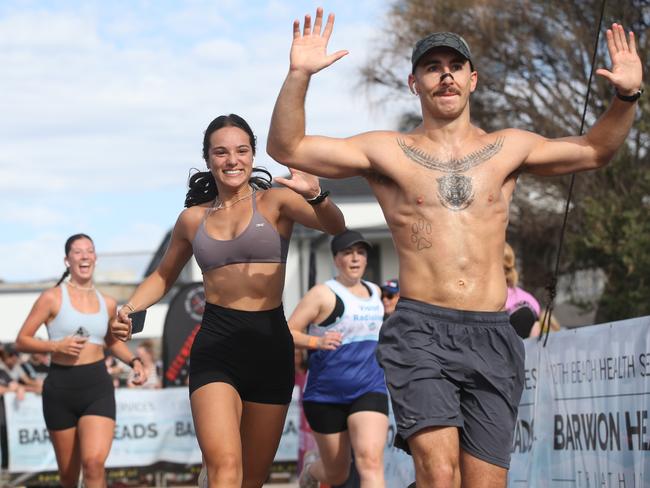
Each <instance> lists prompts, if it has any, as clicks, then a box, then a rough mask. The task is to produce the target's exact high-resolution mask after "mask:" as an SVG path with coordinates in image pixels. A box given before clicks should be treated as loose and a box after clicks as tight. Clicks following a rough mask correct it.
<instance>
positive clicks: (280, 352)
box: [190, 303, 295, 405]
mask: <svg viewBox="0 0 650 488" xmlns="http://www.w3.org/2000/svg"><path fill="white" fill-rule="evenodd" d="M294 381H295V377H294V356H293V338H292V337H291V333H290V332H289V326H288V325H287V320H286V318H285V317H284V310H283V308H282V306H280V307H278V308H276V309H273V310H264V311H261V312H247V311H243V310H234V309H231V308H224V307H221V306H219V305H214V304H212V303H206V304H205V312H204V313H203V321H202V322H201V329H200V330H199V332H198V334H196V337H195V338H194V344H192V351H191V353H190V395H192V393H194V392H195V391H196V390H197V389H199V388H201V387H202V386H204V385H207V384H208V383H215V382H222V383H228V384H229V385H232V386H233V388H235V389H236V390H237V392H238V393H239V395H240V397H241V399H242V400H244V401H248V402H257V403H270V404H278V405H280V404H281V405H284V404H287V403H289V402H291V393H292V392H293V384H294Z"/></svg>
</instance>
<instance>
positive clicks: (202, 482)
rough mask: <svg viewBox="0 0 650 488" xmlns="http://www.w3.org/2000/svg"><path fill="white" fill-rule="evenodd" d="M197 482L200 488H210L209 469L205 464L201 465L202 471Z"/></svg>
mask: <svg viewBox="0 0 650 488" xmlns="http://www.w3.org/2000/svg"><path fill="white" fill-rule="evenodd" d="M197 481H198V484H199V488H208V469H207V468H206V467H205V464H203V465H201V471H200V472H199V479H198V480H197Z"/></svg>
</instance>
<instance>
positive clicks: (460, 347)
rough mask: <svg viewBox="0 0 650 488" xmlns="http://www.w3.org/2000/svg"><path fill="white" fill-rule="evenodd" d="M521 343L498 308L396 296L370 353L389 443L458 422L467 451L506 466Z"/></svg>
mask: <svg viewBox="0 0 650 488" xmlns="http://www.w3.org/2000/svg"><path fill="white" fill-rule="evenodd" d="M524 355H525V351H524V344H523V341H522V340H521V339H520V338H519V337H518V336H517V333H516V332H515V330H514V329H513V328H512V326H511V325H510V323H509V321H508V314H507V313H506V312H468V311H460V310H451V309H447V308H442V307H437V306H435V305H430V304H427V303H423V302H419V301H416V300H410V299H405V298H400V301H399V302H398V304H397V308H396V310H395V313H394V314H393V315H391V316H390V318H389V319H388V320H387V321H386V322H384V325H383V326H382V328H381V331H380V334H379V346H378V347H377V359H378V361H379V364H380V365H381V366H382V367H383V368H384V372H385V374H386V383H387V385H388V390H389V393H390V397H391V402H392V405H393V411H394V414H395V421H396V423H397V435H396V436H395V446H396V447H399V448H401V449H404V450H405V451H407V452H409V449H408V444H407V443H406V440H407V439H408V438H409V437H410V436H411V435H413V434H415V433H416V432H418V431H420V430H422V429H424V428H427V427H438V426H456V427H459V435H460V445H461V447H462V449H464V450H465V451H466V452H468V453H469V454H471V455H473V456H475V457H477V458H479V459H482V460H484V461H486V462H488V463H491V464H495V465H497V466H501V467H504V468H508V467H509V464H510V451H511V448H512V436H513V433H514V427H515V421H516V419H517V408H518V406H519V400H520V398H521V392H522V388H523V379H524Z"/></svg>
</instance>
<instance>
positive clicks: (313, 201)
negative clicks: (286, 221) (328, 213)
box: [307, 190, 330, 205]
mask: <svg viewBox="0 0 650 488" xmlns="http://www.w3.org/2000/svg"><path fill="white" fill-rule="evenodd" d="M329 194H330V192H329V190H328V191H322V190H321V192H320V193H319V195H318V196H316V197H314V198H310V199H309V200H307V203H308V204H309V205H318V204H319V203H321V202H322V201H323V200H325V199H326V198H327V196H328V195H329Z"/></svg>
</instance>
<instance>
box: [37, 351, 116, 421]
mask: <svg viewBox="0 0 650 488" xmlns="http://www.w3.org/2000/svg"><path fill="white" fill-rule="evenodd" d="M84 415H99V416H101V417H108V418H110V419H113V420H115V388H114V387H113V380H112V379H111V376H110V375H109V374H108V371H107V370H106V365H105V364H104V360H101V361H97V362H95V363H90V364H83V365H81V366H63V365H60V364H56V363H52V364H51V365H50V371H49V373H48V375H47V378H45V381H44V382H43V417H45V425H46V426H47V428H48V429H49V430H64V429H69V428H71V427H75V426H76V425H77V422H78V421H79V418H80V417H82V416H84Z"/></svg>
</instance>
